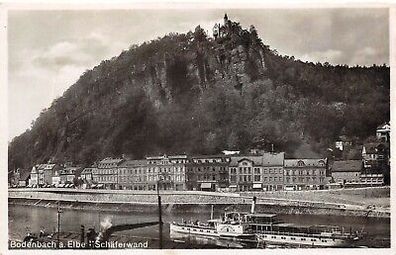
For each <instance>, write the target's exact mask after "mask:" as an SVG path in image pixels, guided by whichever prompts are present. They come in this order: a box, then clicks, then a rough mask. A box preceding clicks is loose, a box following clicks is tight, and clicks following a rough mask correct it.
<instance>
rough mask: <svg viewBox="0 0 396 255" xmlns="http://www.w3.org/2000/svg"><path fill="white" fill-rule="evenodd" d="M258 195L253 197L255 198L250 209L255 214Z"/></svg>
mask: <svg viewBox="0 0 396 255" xmlns="http://www.w3.org/2000/svg"><path fill="white" fill-rule="evenodd" d="M256 199H257V198H256V197H255V196H254V197H253V200H252V207H251V209H250V213H251V214H254V210H255V207H256Z"/></svg>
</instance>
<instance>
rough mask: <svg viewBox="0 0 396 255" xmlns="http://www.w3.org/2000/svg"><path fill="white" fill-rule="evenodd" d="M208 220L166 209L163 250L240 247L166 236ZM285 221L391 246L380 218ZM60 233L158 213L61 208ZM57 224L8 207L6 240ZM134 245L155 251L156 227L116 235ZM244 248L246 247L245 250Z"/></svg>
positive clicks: (53, 217) (31, 210)
mask: <svg viewBox="0 0 396 255" xmlns="http://www.w3.org/2000/svg"><path fill="white" fill-rule="evenodd" d="M221 213H222V212H221V211H219V210H216V208H215V210H214V217H215V218H216V217H219V216H220V214H221ZM209 218H210V211H207V212H204V213H192V212H188V213H181V212H173V211H172V210H171V211H167V210H165V211H164V212H163V222H164V223H165V224H164V227H163V244H164V248H171V249H172V248H221V247H240V245H239V244H237V243H234V242H227V243H224V242H219V240H209V239H208V240H206V239H205V238H204V239H202V238H201V239H197V238H188V239H186V238H185V237H177V238H176V239H175V238H174V237H173V236H172V237H171V236H170V234H169V222H172V221H181V220H182V219H184V220H190V219H191V220H196V219H198V220H200V221H205V220H207V219H209ZM279 218H280V219H281V220H282V221H284V222H290V223H295V224H298V225H307V226H308V225H323V224H325V225H337V226H342V227H344V228H345V229H347V230H349V229H350V228H352V230H363V231H364V232H366V235H365V238H364V239H363V240H361V241H360V243H359V245H361V246H367V247H390V220H389V219H379V218H359V217H341V216H325V215H323V216H315V215H279ZM60 219H61V231H65V232H76V233H78V232H79V231H80V227H81V225H84V226H85V228H86V229H88V228H91V227H94V228H95V229H96V230H98V229H99V228H100V223H101V222H103V221H110V222H111V223H112V224H113V225H119V224H132V223H138V222H148V221H158V214H157V212H155V211H153V212H151V213H147V212H144V213H142V212H133V213H121V212H114V213H113V212H100V211H82V210H73V209H63V212H62V214H61V217H60ZM56 224H57V213H56V209H55V208H45V207H36V206H31V205H29V206H24V205H12V204H10V205H9V223H8V228H9V239H10V240H12V239H19V240H21V239H23V238H24V236H25V235H26V233H28V232H32V233H38V232H39V231H40V230H41V229H44V230H45V231H46V232H51V231H55V229H56ZM118 234H120V235H125V236H128V237H129V238H130V240H131V239H132V240H134V241H136V242H138V241H139V242H143V241H148V246H149V247H148V248H158V247H159V241H158V236H159V235H158V225H156V226H150V227H144V228H139V229H135V230H127V231H122V232H119V233H118ZM245 248H246V247H245Z"/></svg>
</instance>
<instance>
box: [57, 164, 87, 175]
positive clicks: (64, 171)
mask: <svg viewBox="0 0 396 255" xmlns="http://www.w3.org/2000/svg"><path fill="white" fill-rule="evenodd" d="M82 170H83V168H82V167H78V166H70V167H66V168H64V169H62V170H60V174H61V175H65V174H66V175H69V174H73V175H76V176H77V175H80V174H81V172H82Z"/></svg>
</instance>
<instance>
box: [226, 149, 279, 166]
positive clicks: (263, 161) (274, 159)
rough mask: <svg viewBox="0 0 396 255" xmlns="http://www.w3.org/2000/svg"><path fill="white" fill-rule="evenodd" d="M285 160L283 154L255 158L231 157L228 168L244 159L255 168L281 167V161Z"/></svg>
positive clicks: (268, 154)
mask: <svg viewBox="0 0 396 255" xmlns="http://www.w3.org/2000/svg"><path fill="white" fill-rule="evenodd" d="M284 158H285V154H284V152H280V153H269V152H268V153H264V154H263V155H255V156H251V155H250V156H231V163H230V166H237V165H238V163H239V162H240V161H242V160H244V159H246V160H249V161H251V162H253V164H254V165H255V166H273V165H279V166H281V165H283V160H284Z"/></svg>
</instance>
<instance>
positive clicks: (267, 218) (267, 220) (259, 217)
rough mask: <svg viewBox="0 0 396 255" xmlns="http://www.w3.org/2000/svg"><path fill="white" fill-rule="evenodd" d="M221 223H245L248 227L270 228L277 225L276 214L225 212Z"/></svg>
mask: <svg viewBox="0 0 396 255" xmlns="http://www.w3.org/2000/svg"><path fill="white" fill-rule="evenodd" d="M222 221H223V222H225V223H231V224H232V223H234V224H240V223H247V224H249V225H266V226H272V225H273V224H277V223H279V221H278V219H277V215H276V214H257V213H244V212H226V213H225V214H224V217H223V218H222Z"/></svg>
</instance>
